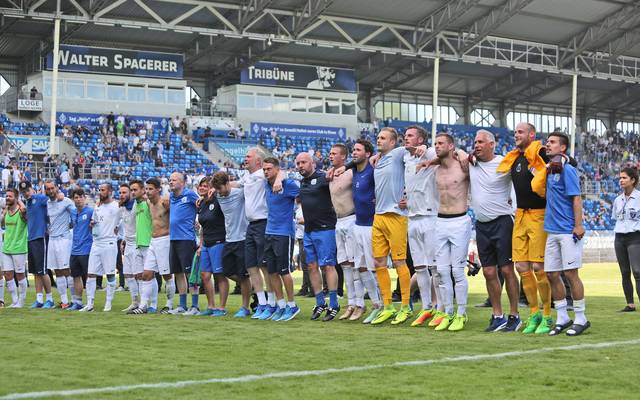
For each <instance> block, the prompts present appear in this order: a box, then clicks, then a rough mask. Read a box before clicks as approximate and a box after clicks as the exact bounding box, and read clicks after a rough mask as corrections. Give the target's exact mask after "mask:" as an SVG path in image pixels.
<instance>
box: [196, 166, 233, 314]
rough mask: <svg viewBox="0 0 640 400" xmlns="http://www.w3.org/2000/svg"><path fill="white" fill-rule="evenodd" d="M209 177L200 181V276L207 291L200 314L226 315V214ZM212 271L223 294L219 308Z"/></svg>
mask: <svg viewBox="0 0 640 400" xmlns="http://www.w3.org/2000/svg"><path fill="white" fill-rule="evenodd" d="M210 189H211V185H210V180H209V178H208V177H207V178H203V179H202V180H201V181H200V183H199V185H198V192H199V193H200V196H201V199H199V200H198V202H197V206H198V223H199V224H200V248H199V249H198V254H200V277H201V278H202V285H203V286H204V292H205V294H206V295H207V302H208V304H207V309H206V310H203V311H202V312H200V313H199V314H198V315H202V316H207V315H212V316H214V317H221V316H224V315H227V310H226V305H227V298H228V297H229V280H228V279H227V278H226V277H225V276H224V274H223V272H224V271H223V268H222V251H223V249H224V241H225V237H226V231H225V223H226V220H225V217H224V214H223V212H222V209H221V207H220V204H219V203H218V199H217V198H216V196H215V195H214V194H212V193H209V191H210ZM212 275H213V276H214V279H215V280H216V283H217V284H218V293H219V294H220V308H216V302H215V290H214V286H213V282H212V281H211V277H212Z"/></svg>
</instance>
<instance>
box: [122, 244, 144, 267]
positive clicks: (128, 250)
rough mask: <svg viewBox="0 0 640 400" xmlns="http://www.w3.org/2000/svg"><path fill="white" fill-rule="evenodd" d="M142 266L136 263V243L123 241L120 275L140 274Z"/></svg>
mask: <svg viewBox="0 0 640 400" xmlns="http://www.w3.org/2000/svg"><path fill="white" fill-rule="evenodd" d="M143 265H144V264H142V263H139V262H138V249H137V248H136V242H126V241H125V243H124V253H123V254H122V273H123V274H125V275H136V274H141V273H142V267H143Z"/></svg>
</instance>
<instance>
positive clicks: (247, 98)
mask: <svg viewBox="0 0 640 400" xmlns="http://www.w3.org/2000/svg"><path fill="white" fill-rule="evenodd" d="M255 106H256V105H255V96H254V95H253V93H247V92H240V93H238V108H255Z"/></svg>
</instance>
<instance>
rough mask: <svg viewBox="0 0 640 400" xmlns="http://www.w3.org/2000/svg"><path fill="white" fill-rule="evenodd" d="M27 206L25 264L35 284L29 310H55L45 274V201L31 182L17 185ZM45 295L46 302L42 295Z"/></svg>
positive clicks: (49, 282) (49, 281)
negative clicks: (34, 291) (33, 298)
mask: <svg viewBox="0 0 640 400" xmlns="http://www.w3.org/2000/svg"><path fill="white" fill-rule="evenodd" d="M18 187H19V188H20V193H21V194H22V196H23V197H24V199H25V203H26V206H27V232H28V238H29V241H28V242H27V247H28V248H29V249H28V253H27V264H28V265H29V272H30V273H31V274H33V277H34V281H35V284H36V301H35V302H34V303H33V304H32V305H31V308H55V304H54V303H53V296H52V294H51V279H50V278H49V275H48V274H47V268H46V264H45V255H46V254H47V246H46V243H45V241H44V236H45V233H46V230H47V201H48V198H47V196H45V195H44V194H41V193H36V192H35V190H33V188H32V187H31V182H29V181H24V182H20V184H19V185H18ZM43 291H44V293H46V302H45V301H44V293H43Z"/></svg>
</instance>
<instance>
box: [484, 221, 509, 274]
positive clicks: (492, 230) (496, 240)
mask: <svg viewBox="0 0 640 400" xmlns="http://www.w3.org/2000/svg"><path fill="white" fill-rule="evenodd" d="M512 235H513V217H512V216H511V215H501V216H499V217H498V218H496V219H493V220H491V221H487V222H480V221H476V243H477V245H478V254H479V255H480V264H481V265H482V266H483V267H496V266H500V267H502V266H505V265H509V264H511V263H513V261H511V257H512V249H511V237H512Z"/></svg>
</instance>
